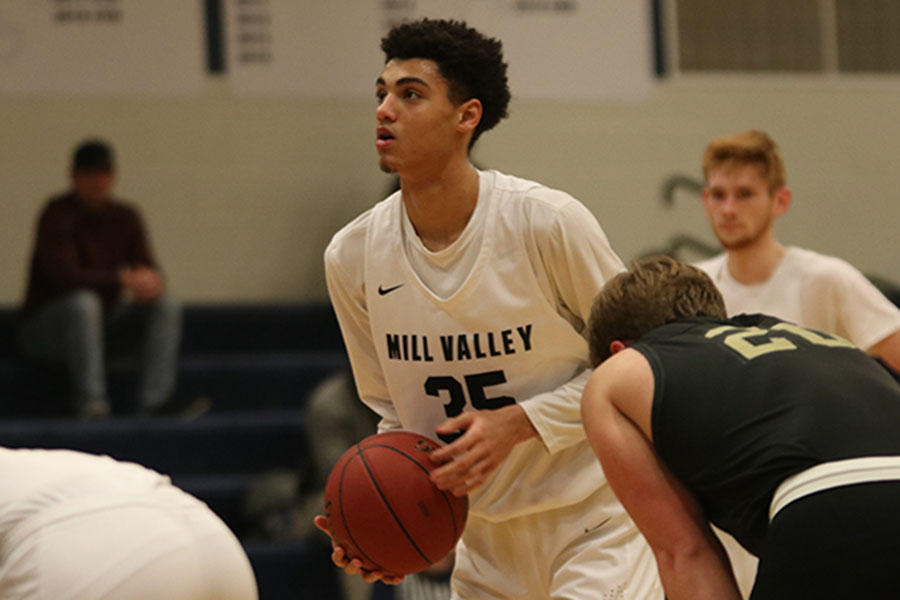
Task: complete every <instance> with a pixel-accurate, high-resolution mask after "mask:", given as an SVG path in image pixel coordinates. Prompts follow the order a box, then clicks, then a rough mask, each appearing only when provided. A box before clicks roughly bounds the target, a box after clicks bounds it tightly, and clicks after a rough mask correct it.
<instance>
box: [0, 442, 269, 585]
mask: <svg viewBox="0 0 900 600" xmlns="http://www.w3.org/2000/svg"><path fill="white" fill-rule="evenodd" d="M0 480H2V485H0V599H2V600H13V599H15V600H46V599H50V598H52V599H53V600H114V599H115V600H118V599H121V600H159V599H160V598H166V599H171V600H256V598H257V590H256V580H255V578H254V575H253V570H252V569H251V567H250V562H249V561H248V560H247V556H246V554H244V551H243V549H242V548H241V545H240V543H239V542H238V540H237V538H236V537H235V536H234V534H233V533H232V532H231V531H230V530H229V529H228V527H227V526H226V525H225V523H223V522H222V520H221V519H219V517H217V516H216V515H215V513H213V512H212V510H210V509H209V507H207V506H206V505H205V504H203V503H202V502H200V501H199V500H197V499H196V498H194V497H193V496H190V495H188V494H186V493H185V492H183V491H181V490H180V489H178V488H177V487H175V486H173V485H172V484H171V482H170V481H169V478H168V477H165V476H163V475H160V474H159V473H156V472H155V471H151V470H150V469H146V468H144V467H142V466H140V465H137V464H135V463H128V462H120V461H116V460H113V459H111V458H109V457H108V456H96V455H92V454H86V453H83V452H75V451H71V450H11V449H8V448H2V447H0Z"/></svg>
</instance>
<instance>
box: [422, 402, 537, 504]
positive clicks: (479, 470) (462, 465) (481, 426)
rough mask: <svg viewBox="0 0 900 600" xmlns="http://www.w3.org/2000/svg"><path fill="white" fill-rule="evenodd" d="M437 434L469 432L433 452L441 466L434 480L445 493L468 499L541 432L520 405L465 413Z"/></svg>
mask: <svg viewBox="0 0 900 600" xmlns="http://www.w3.org/2000/svg"><path fill="white" fill-rule="evenodd" d="M436 431H437V433H443V434H451V433H455V432H457V431H465V433H463V434H462V435H461V436H460V437H459V438H458V439H457V440H455V441H454V442H453V443H451V444H448V445H447V446H444V447H442V448H438V449H437V450H435V451H434V452H432V453H431V458H432V460H434V461H435V462H437V463H445V464H443V465H441V466H440V467H438V468H437V469H435V470H434V471H432V472H431V480H432V481H433V482H434V484H435V485H436V486H438V487H439V488H440V489H442V490H450V491H452V492H453V493H454V494H455V495H457V496H464V495H465V494H468V493H469V491H470V490H472V489H473V488H475V487H477V486H479V485H481V484H482V483H483V482H484V480H485V479H487V477H488V475H490V474H491V473H493V472H494V470H495V469H496V468H497V467H499V466H500V464H501V463H503V461H504V460H506V457H507V456H509V453H510V452H512V449H513V448H514V447H515V445H516V444H518V443H519V442H523V441H525V440H527V439H529V438H532V437H535V436H537V430H535V428H534V425H532V424H531V420H530V419H529V418H528V415H526V414H525V411H524V410H523V409H522V407H521V406H519V405H518V404H511V405H509V406H504V407H503V408H498V409H496V410H480V411H477V412H464V413H462V414H461V415H459V416H456V417H453V418H451V419H447V420H446V421H444V422H443V423H441V424H440V425H438V426H437V428H436Z"/></svg>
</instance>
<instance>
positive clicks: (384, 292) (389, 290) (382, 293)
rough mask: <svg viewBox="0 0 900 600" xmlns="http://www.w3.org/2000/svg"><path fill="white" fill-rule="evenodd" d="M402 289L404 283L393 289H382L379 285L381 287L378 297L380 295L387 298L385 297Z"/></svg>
mask: <svg viewBox="0 0 900 600" xmlns="http://www.w3.org/2000/svg"><path fill="white" fill-rule="evenodd" d="M402 287H403V284H402V283H398V284H397V285H394V286H391V287H389V288H386V287H381V286H380V285H379V286H378V295H379V296H385V295H387V294H390V293H391V292H393V291H394V290H396V289H399V288H402Z"/></svg>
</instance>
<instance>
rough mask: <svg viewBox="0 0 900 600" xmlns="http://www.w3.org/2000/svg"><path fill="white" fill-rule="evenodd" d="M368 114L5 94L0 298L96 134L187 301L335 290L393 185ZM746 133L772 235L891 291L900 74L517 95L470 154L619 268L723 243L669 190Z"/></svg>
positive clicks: (10, 298) (230, 99) (285, 105)
mask: <svg viewBox="0 0 900 600" xmlns="http://www.w3.org/2000/svg"><path fill="white" fill-rule="evenodd" d="M373 77H374V76H373ZM374 107H375V103H374V99H373V100H372V101H365V100H359V101H347V100H343V101H338V100H298V99H275V98H265V99H260V98H240V97H235V96H234V95H233V94H232V93H230V91H229V89H228V86H227V83H226V81H225V80H224V79H223V78H221V76H215V75H210V76H209V77H208V80H207V83H206V90H205V91H204V92H203V93H202V94H201V95H200V96H199V97H194V98H157V97H154V98H135V97H120V98H90V97H67V96H60V95H56V96H37V95H4V96H0V122H2V126H0V190H2V191H0V195H2V201H0V223H2V228H3V233H2V236H0V282H2V285H0V304H3V305H9V304H15V303H18V302H19V300H20V298H21V296H22V294H23V292H24V285H25V276H26V263H27V260H28V255H29V252H30V247H31V243H32V235H33V227H34V223H35V217H36V215H37V211H38V210H39V208H40V206H41V204H42V203H43V202H44V200H45V199H46V198H47V197H48V196H49V195H51V194H53V193H55V192H57V191H59V190H62V189H64V188H65V187H66V185H67V179H68V168H69V160H70V154H71V151H72V148H73V147H74V145H75V144H76V143H78V142H79V141H80V140H81V139H82V138H84V137H85V136H94V135H96V136H102V137H104V138H106V139H108V140H110V141H111V142H112V143H113V144H114V145H115V147H116V149H117V151H118V158H119V165H120V168H119V184H118V188H117V189H118V192H119V195H120V196H122V197H124V198H126V199H130V200H133V201H135V202H136V203H138V204H139V205H140V207H141V208H142V210H143V212H144V214H145V217H146V219H147V221H148V224H149V227H150V230H151V235H152V241H153V244H154V246H155V247H156V250H157V254H158V255H159V257H160V259H161V262H162V263H163V266H164V268H165V270H166V272H167V273H168V276H169V279H170V282H171V286H172V287H173V289H174V290H175V291H176V292H177V293H178V294H179V295H180V296H181V297H182V298H184V299H185V300H187V301H203V302H240V301H272V302H290V301H302V300H308V299H321V298H324V297H325V294H326V292H325V287H324V275H323V268H322V259H321V255H322V251H323V249H324V247H325V245H326V244H327V243H328V240H329V239H330V237H331V235H332V234H333V233H334V232H335V231H336V230H337V229H338V228H339V227H340V226H341V225H342V224H343V223H345V222H346V221H348V220H350V219H351V218H352V217H354V216H355V215H356V214H358V213H360V212H362V211H363V210H365V209H366V207H368V206H370V205H371V204H372V203H374V202H375V201H377V200H378V199H380V198H381V197H382V196H383V195H384V192H385V190H386V189H387V187H388V185H389V183H390V182H389V180H388V178H387V176H386V175H384V174H382V173H381V172H380V171H379V170H378V168H377V161H376V154H375V149H374V116H373V115H374ZM751 127H753V128H761V129H764V130H766V131H768V132H769V133H770V134H771V135H773V137H774V138H775V139H776V141H778V142H779V144H780V145H781V148H782V151H783V153H784V155H785V158H786V161H787V165H788V182H789V185H790V186H791V187H792V189H793V191H794V204H793V206H792V208H791V210H790V212H789V213H788V214H787V215H786V216H785V217H784V218H782V219H781V221H780V222H779V225H778V227H777V233H778V236H779V238H780V239H781V240H782V241H784V242H788V243H792V244H796V245H801V246H805V247H809V248H813V249H817V250H819V251H822V252H825V253H830V254H836V255H839V256H841V257H843V258H845V259H847V260H849V261H850V262H852V263H854V264H855V265H857V266H858V267H859V268H860V269H862V270H863V271H865V272H867V273H874V274H877V275H880V276H882V277H885V278H888V279H891V280H893V281H895V282H900V262H898V260H897V250H898V242H897V237H898V236H897V228H898V223H900V192H898V190H900V169H898V167H897V163H898V158H900V80H898V79H897V78H896V77H887V76H885V77H879V78H871V79H869V78H854V79H837V78H823V77H810V78H801V77H795V78H792V77H784V76H782V77H777V78H775V77H772V78H766V77H762V78H753V77H728V78H723V77H706V78H704V77H693V78H692V77H676V78H674V79H671V80H659V81H658V82H657V83H655V84H654V88H653V92H652V94H651V95H650V96H649V98H647V99H645V100H638V101H631V102H625V101H620V102H612V101H608V102H599V101H598V102H590V103H588V102H576V101H570V102H559V103H556V102H549V101H543V102H538V101H528V102H525V101H515V100H514V102H513V105H512V107H511V116H510V118H509V119H508V120H507V121H505V122H502V123H501V124H500V125H499V126H498V128H497V129H496V130H495V131H492V132H489V133H488V134H486V135H485V136H484V137H483V138H482V140H481V141H480V142H479V144H478V145H477V146H476V148H475V151H474V158H475V160H476V161H477V162H478V163H479V164H481V165H484V166H487V167H494V168H498V169H500V170H503V171H506V172H510V173H513V174H517V175H521V176H524V177H528V178H531V179H536V180H538V181H541V182H543V183H546V184H548V185H551V186H555V187H559V188H562V189H564V190H566V191H568V192H570V193H572V194H573V195H575V196H576V197H578V198H579V199H581V200H582V201H583V202H584V203H585V204H586V205H587V206H588V207H590V209H591V210H592V211H593V212H594V214H595V215H596V216H597V218H598V219H599V220H600V223H601V224H602V225H603V227H604V228H605V230H606V232H607V234H608V236H609V238H610V240H611V242H612V245H613V247H614V248H615V249H616V250H617V251H618V252H619V254H620V255H621V256H622V258H623V259H625V260H628V259H631V258H634V257H636V256H637V255H639V254H640V253H642V252H645V251H647V250H650V249H653V248H659V247H661V246H663V245H665V243H666V242H667V241H668V240H669V239H670V238H671V237H672V236H674V235H676V234H683V233H686V234H689V235H692V236H695V237H697V238H699V239H702V240H704V241H707V242H710V243H712V242H713V241H714V237H713V236H712V234H711V233H710V231H709V228H708V225H707V222H706V219H705V217H704V216H703V215H702V212H701V208H700V206H699V203H698V201H697V200H696V197H695V196H693V195H691V194H690V193H687V192H677V193H676V195H675V202H674V203H673V204H672V205H671V206H666V205H664V204H663V203H662V202H661V192H660V190H661V186H662V185H663V182H664V181H665V180H666V178H667V177H669V176H671V175H673V174H684V175H689V176H699V175H700V168H699V162H700V156H701V153H702V151H703V148H704V145H705V143H706V141H707V140H708V139H709V138H711V137H714V136H719V135H723V134H727V133H732V132H735V131H738V130H742V129H746V128H751Z"/></svg>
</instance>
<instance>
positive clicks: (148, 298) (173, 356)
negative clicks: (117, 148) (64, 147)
mask: <svg viewBox="0 0 900 600" xmlns="http://www.w3.org/2000/svg"><path fill="white" fill-rule="evenodd" d="M71 175H72V187H71V189H70V190H69V191H68V192H66V193H64V194H62V195H60V196H57V197H55V198H52V199H51V200H50V201H49V203H48V204H47V205H46V206H45V208H44V209H43V212H42V213H41V216H40V219H39V221H38V225H37V235H36V240H35V245H34V251H33V254H32V258H31V265H30V270H29V281H28V290H27V293H26V298H25V303H24V306H23V310H22V320H21V327H20V332H19V333H20V345H21V348H22V351H23V354H24V355H25V356H26V357H27V358H29V359H32V360H36V361H42V362H62V363H63V364H64V365H65V366H66V369H67V371H68V374H69V379H70V382H71V386H72V392H73V396H74V405H75V406H74V408H75V412H76V414H77V415H79V416H80V417H82V418H95V417H102V416H105V415H107V414H109V412H110V404H109V400H108V398H107V387H106V365H105V358H106V356H105V355H106V354H107V351H106V350H105V342H106V334H107V333H109V332H110V331H111V330H112V329H113V328H117V327H119V326H125V325H126V323H131V324H132V325H139V326H141V327H142V328H143V329H142V335H143V338H142V343H143V347H142V348H141V351H142V352H141V359H142V372H141V377H142V378H141V385H140V391H139V396H138V399H137V404H138V409H139V410H140V411H141V412H143V413H153V412H156V411H158V410H160V409H161V408H162V407H163V405H164V404H165V403H166V402H167V401H168V400H169V399H170V397H171V396H172V393H173V390H174V387H175V377H176V368H177V353H178V345H179V341H180V336H181V307H180V305H179V303H178V302H177V301H176V300H175V299H174V298H173V297H172V296H171V295H170V294H169V293H168V292H167V289H166V283H165V280H164V278H163V276H162V273H161V272H160V270H159V268H158V266H157V263H156V260H155V258H154V257H153V253H152V251H151V248H150V243H149V240H148V236H147V233H146V229H145V226H144V223H143V220H142V219H141V216H140V213H139V212H138V211H137V210H136V209H135V208H134V207H132V206H130V205H128V204H125V203H123V202H120V201H118V200H116V199H114V198H113V197H112V195H111V194H112V189H113V185H114V183H115V163H114V159H113V151H112V148H110V146H109V145H107V144H106V143H104V142H101V141H93V140H92V141H87V142H85V143H83V144H81V145H80V146H79V147H78V148H77V149H76V151H75V153H74V157H73V162H72V171H71Z"/></svg>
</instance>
